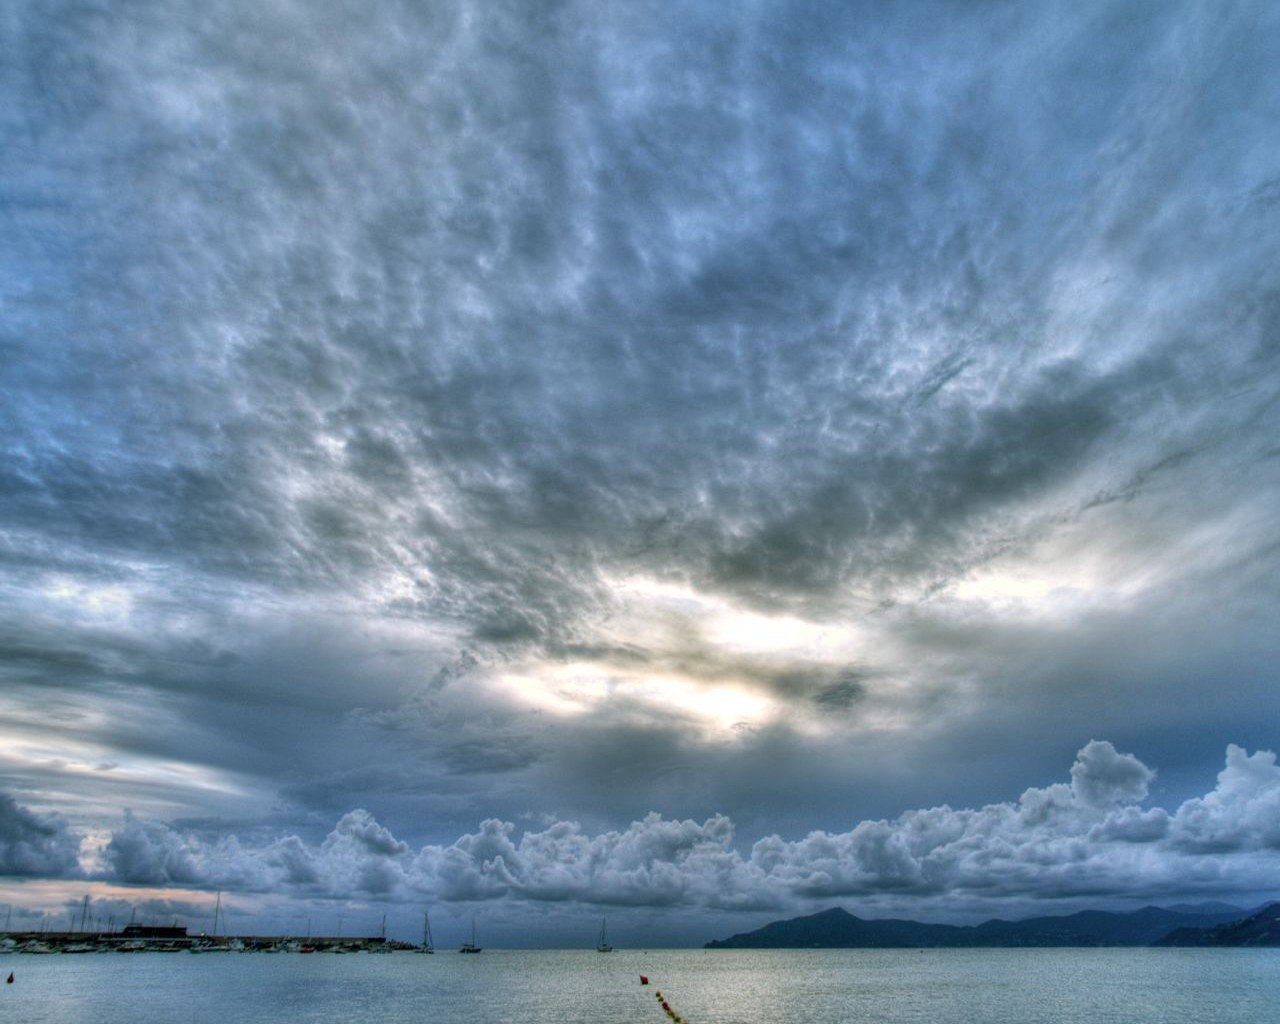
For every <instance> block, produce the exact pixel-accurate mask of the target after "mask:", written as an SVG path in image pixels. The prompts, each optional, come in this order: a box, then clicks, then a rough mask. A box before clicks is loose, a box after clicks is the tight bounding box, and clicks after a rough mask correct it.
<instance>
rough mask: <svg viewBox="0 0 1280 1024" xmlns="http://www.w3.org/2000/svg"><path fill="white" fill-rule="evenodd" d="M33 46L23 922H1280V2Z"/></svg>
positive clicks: (10, 767) (178, 18)
mask: <svg viewBox="0 0 1280 1024" xmlns="http://www.w3.org/2000/svg"><path fill="white" fill-rule="evenodd" d="M0 54H3V59H0V100H2V102H0V139H2V140H3V143H2V144H0V231H2V233H3V238H4V240H5V241H4V244H3V245H2V246H0V698H2V699H0V901H3V902H6V903H9V904H11V906H12V908H13V909H12V913H13V914H14V915H15V917H14V920H15V922H27V923H30V922H36V921H39V920H41V919H43V918H45V917H46V915H52V916H54V917H56V916H57V915H64V916H65V915H66V914H68V913H69V910H68V908H69V907H71V906H73V905H76V904H78V901H79V900H80V899H81V897H82V895H84V894H90V895H91V896H92V898H93V907H94V910H93V913H94V915H95V916H96V917H108V916H112V917H115V918H116V919H117V920H120V919H123V917H125V916H127V915H128V914H131V913H135V912H138V913H142V914H144V915H151V916H153V917H156V918H160V917H168V916H176V917H179V918H181V919H182V920H183V921H185V922H187V923H188V924H189V925H190V926H191V927H192V928H198V927H201V926H203V923H204V922H205V920H206V918H207V917H209V916H211V907H212V903H213V899H214V898H215V895H214V894H215V893H217V892H219V891H221V892H222V893H223V894H224V895H223V900H224V902H223V906H224V907H225V908H227V909H229V911H230V913H231V914H232V915H233V916H232V918H231V920H232V921H235V922H238V923H240V924H241V926H242V927H243V928H244V929H246V930H248V929H250V928H257V929H269V928H278V929H282V930H286V931H294V932H297V931H300V930H301V927H302V924H301V922H303V921H304V920H308V919H310V920H312V921H313V922H314V925H315V929H316V930H317V931H321V930H325V929H329V928H333V927H339V926H340V927H343V928H348V929H356V930H364V931H369V930H370V928H371V927H372V925H373V923H376V921H377V920H378V918H379V916H380V915H381V914H382V913H388V914H389V920H390V926H391V928H392V929H393V931H395V932H396V933H397V934H401V935H403V937H412V936H413V935H416V933H417V929H418V927H419V925H418V923H417V922H418V921H419V920H420V917H419V915H420V912H421V910H422V909H423V908H424V907H430V908H432V909H433V910H434V917H433V921H438V922H439V923H438V925H437V931H438V936H437V937H438V938H440V939H443V940H444V941H454V940H455V939H458V938H461V937H463V935H464V929H466V928H468V927H469V923H470V921H471V919H472V917H473V916H474V917H476V918H477V919H478V920H479V922H480V930H481V936H480V937H481V938H482V939H483V940H485V941H488V942H489V943H491V944H495V943H497V944H523V945H528V944H535V945H536V944H575V943H589V942H592V941H594V938H595V934H596V928H597V922H598V920H599V918H600V917H601V916H603V915H608V917H609V920H610V930H611V934H612V937H613V938H614V939H615V940H616V941H617V942H618V943H619V944H626V943H633V944H639V943H645V944H658V943H661V942H673V943H679V942H701V941H704V940H705V939H709V938H714V937H719V936H722V935H725V934H728V933H729V932H731V931H735V930H740V928H741V927H744V926H753V925H756V924H759V923H763V922H764V921H767V920H771V919H775V918H778V917H782V916H790V915H792V914H793V913H803V912H806V911H809V910H814V909H822V908H824V907H826V906H830V905H842V906H846V907H848V908H849V909H851V910H853V911H854V912H856V913H861V914H864V915H867V916H884V915H887V914H891V913H896V914H903V915H907V916H915V917H920V918H924V919H930V920H976V919H980V918H981V917H982V916H990V915H991V914H994V913H1001V914H1004V915H1006V916H1008V915H1017V914H1025V913H1050V912H1066V911H1068V910H1072V909H1076V908H1078V907H1080V906H1084V905H1089V906H1102V905H1106V906H1129V905H1140V904H1141V903H1143V902H1152V901H1166V902H1167V901H1169V900H1200V899H1215V900H1228V901H1232V902H1235V903H1237V904H1239V905H1242V906H1246V905H1251V904H1253V903H1255V902H1258V901H1261V900H1262V899H1266V898H1268V897H1273V896H1275V895H1277V894H1278V893H1277V890H1276V889H1275V885H1276V882H1275V879H1276V877H1278V876H1277V870H1280V825H1278V824H1277V823H1278V822H1280V768H1278V767H1277V765H1276V760H1275V755H1274V753H1273V752H1274V751H1275V750H1276V749H1277V745H1278V744H1280V728H1278V726H1280V687H1277V686H1276V681H1277V680H1276V665H1277V664H1280V660H1278V655H1280V632H1278V630H1277V625H1276V624H1277V622H1280V573H1278V572H1277V569H1278V568H1280V379H1278V378H1277V363H1278V360H1280V274H1278V269H1280V128H1277V125H1280V78H1277V76H1276V75H1275V68H1276V67H1277V66H1280V64H1278V62H1280V11H1278V10H1277V8H1276V7H1275V5H1272V4H1268V3H1262V2H1258V3H1248V2H1242V3H1217V2H1215V3H1208V2H1205V3H1177V2H1170V3H1164V4H1129V3H1096V2H1092V3H1091V2H1085V3H1078V4H1070V5H1064V4H1056V3H999V2H991V3H971V4H952V3H943V4H930V3H926V2H924V0H920V2H915V3H901V4H892V3H891V4H883V3H869V4H857V3H853V4H841V3H837V4H824V3H804V4H796V3H786V2H776V0H775V2H770V3H749V2H744V3H740V4H731V5H726V4H724V3H718V2H717V3H643V2H637V3H628V4H603V3H585V2H584V3H573V2H565V3H527V2H512V3H502V2H493V0H486V2H483V3H466V2H462V0H459V2H456V3H439V4H436V3H417V2H413V3H410V2H405V3H394V2H374V3H369V2H367V0H361V2H359V3H356V2H351V3H342V2H327V3H310V2H306V3H304V2H296V3H281V2H262V0H253V2H243V3H237V2H212V3H199V4H193V3H171V2H163V3H161V2H147V0H139V2H137V3H129V4H108V3H100V2H94V3H87V2H61V0H49V2H44V3H39V4H14V5H9V6H7V7H6V8H5V10H4V12H3V13H2V14H0ZM134 907H139V908H141V910H140V911H135V910H133V909H132V908H134ZM340 920H341V921H342V922H343V923H342V924H341V925H339V924H338V922H339V921H340ZM15 926H16V924H15ZM486 932H487V937H486Z"/></svg>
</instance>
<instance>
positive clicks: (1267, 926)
mask: <svg viewBox="0 0 1280 1024" xmlns="http://www.w3.org/2000/svg"><path fill="white" fill-rule="evenodd" d="M1156 945H1157V946H1280V903H1269V904H1267V906H1265V907H1263V908H1262V909H1261V910H1259V911H1258V912H1257V913H1254V914H1250V915H1249V916H1248V917H1246V918H1244V919H1242V920H1239V921H1232V922H1230V923H1228V924H1220V925H1218V926H1217V927H1210V928H1205V927H1198V928H1197V927H1182V928H1177V929H1175V930H1174V931H1172V932H1170V933H1169V934H1168V935H1166V936H1165V937H1164V938H1162V939H1161V940H1160V941H1159V942H1157V943H1156Z"/></svg>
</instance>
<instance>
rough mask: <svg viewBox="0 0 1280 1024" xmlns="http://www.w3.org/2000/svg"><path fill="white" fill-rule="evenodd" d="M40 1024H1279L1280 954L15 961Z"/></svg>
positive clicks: (19, 1000)
mask: <svg viewBox="0 0 1280 1024" xmlns="http://www.w3.org/2000/svg"><path fill="white" fill-rule="evenodd" d="M11 970H12V971H14V972H16V974H17V981H16V983H15V984H13V985H3V986H0V1021H6V1022H7V1021H20V1022H23V1024H108V1022H110V1024H123V1022H128V1024H161V1022H163V1024H232V1022H234V1024H260V1022H268V1021H271V1022H275V1021H289V1022H295V1021H296V1022H302V1024H311V1022H314V1024H352V1022H360V1024H366V1022H368V1024H409V1022H413V1024H418V1022H421V1024H455V1022H456V1024H463V1022H465V1024H498V1022H507V1021H513V1022H520V1024H553V1022H554V1024H578V1022H582V1024H586V1022H591V1024H624V1022H625V1024H666V1017H665V1016H664V1015H663V1014H662V1011H661V1008H660V1007H659V1006H658V1004H657V1000H656V999H654V998H653V995H652V993H653V991H654V989H653V987H650V988H642V987H641V986H640V984H639V977H638V976H639V974H640V972H641V971H643V972H644V973H646V974H648V975H649V976H650V979H651V981H652V982H653V983H655V984H656V985H657V986H658V987H660V988H661V989H662V991H663V992H664V994H665V995H666V996H667V998H668V1000H669V1001H670V1002H671V1004H672V1006H673V1007H674V1008H675V1009H676V1011H677V1012H679V1013H680V1014H681V1015H683V1016H684V1017H686V1018H687V1019H688V1020H689V1021H690V1024H747V1022H752V1024H754V1022H757V1021H767V1022H786V1024H819V1022H821V1024H828V1022H839V1021H849V1022H859V1024H860V1022H867V1024H871V1022H876V1024H906V1022H913V1024H914V1022H917V1021H918V1022H921V1024H924V1022H928V1024H952V1022H954V1024H988V1022H990V1024H997V1022H999V1024H1021V1022H1036V1024H1038V1022H1050V1021H1052V1022H1061V1024H1075V1022H1089V1024H1100V1022H1110V1021H1125V1022H1128V1021H1159V1022H1162V1024H1166V1022H1167V1024H1180V1022H1184V1021H1185V1022H1188V1024H1190V1022H1195V1024H1206V1022H1214V1024H1235V1022H1249V1024H1255V1022H1262V1021H1269V1022H1270V1021H1280V950H1256V949H1242V950H1183V949H1160V950H1155V949H1138V950H1060V949H1031V950H929V951H926V952H918V951H915V950H812V951H809V950H777V951H773V950H769V951H755V950H751V951H747V950H741V951H740V950H715V951H704V950H653V951H650V952H648V953H641V952H639V951H634V952H632V951H625V950H619V951H618V952H615V953H613V954H609V955H601V954H598V953H595V952H592V951H586V952H565V951H536V952H535V951H514V950H512V951H504V950H486V951H485V952H484V953H483V954H481V955H480V956H458V955H457V954H456V953H454V952H441V953H437V954H436V955H435V956H417V955H414V954H411V953H396V954H391V955H387V956H376V955H370V954H350V955H347V956H332V955H325V954H320V953H317V954H314V955H311V956H298V955H296V954H294V955H289V954H279V955H263V954H241V955H237V954H227V955H219V956H190V955H188V954H173V955H164V954H135V955H132V956H125V955H121V954H118V953H117V954H110V953H107V954H85V955H82V956H17V955H4V956H0V972H2V973H3V974H6V975H7V974H8V973H9V971H11Z"/></svg>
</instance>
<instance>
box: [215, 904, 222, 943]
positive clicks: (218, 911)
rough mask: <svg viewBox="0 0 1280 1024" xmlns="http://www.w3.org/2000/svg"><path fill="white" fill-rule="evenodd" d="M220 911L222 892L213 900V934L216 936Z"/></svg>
mask: <svg viewBox="0 0 1280 1024" xmlns="http://www.w3.org/2000/svg"><path fill="white" fill-rule="evenodd" d="M221 913H222V893H218V897H217V899H215V900H214V901H213V936H214V938H217V936H218V915H219V914H221Z"/></svg>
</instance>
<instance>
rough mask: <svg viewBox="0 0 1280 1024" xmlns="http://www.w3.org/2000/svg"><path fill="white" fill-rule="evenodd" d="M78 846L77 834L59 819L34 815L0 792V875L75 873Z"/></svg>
mask: <svg viewBox="0 0 1280 1024" xmlns="http://www.w3.org/2000/svg"><path fill="white" fill-rule="evenodd" d="M80 843H81V837H80V835H79V834H78V833H77V832H75V831H74V830H73V829H72V828H71V827H70V826H69V825H68V824H67V822H66V821H65V820H63V819H62V818H59V817H58V816H56V815H44V814H37V813H36V812H34V811H32V810H30V809H28V808H26V807H23V806H21V805H20V804H19V803H18V802H17V801H16V800H14V798H13V797H12V796H10V795H9V794H8V793H3V792H0V875H17V876H20V877H32V876H34V877H40V876H54V877H58V876H61V877H67V876H68V875H74V874H77V873H78V872H79V856H80Z"/></svg>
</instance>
